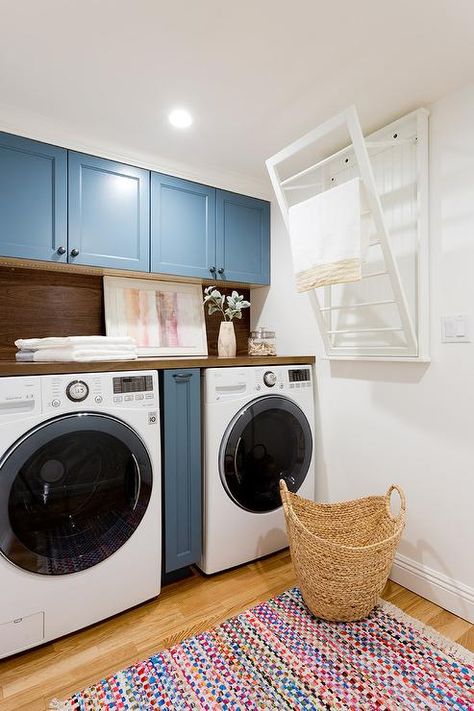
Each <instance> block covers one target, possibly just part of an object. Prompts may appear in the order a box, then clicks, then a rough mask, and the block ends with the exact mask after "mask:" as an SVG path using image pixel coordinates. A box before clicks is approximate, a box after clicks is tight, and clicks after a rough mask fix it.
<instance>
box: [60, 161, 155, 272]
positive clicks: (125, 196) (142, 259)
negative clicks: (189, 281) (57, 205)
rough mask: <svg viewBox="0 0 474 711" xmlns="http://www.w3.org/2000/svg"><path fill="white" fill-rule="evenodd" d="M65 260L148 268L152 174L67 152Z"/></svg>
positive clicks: (97, 264)
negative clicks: (67, 218)
mask: <svg viewBox="0 0 474 711" xmlns="http://www.w3.org/2000/svg"><path fill="white" fill-rule="evenodd" d="M68 160H69V262H71V263H72V264H90V265H92V266H97V267H112V268H114V267H115V268H118V269H134V270H136V271H144V272H147V271H149V270H150V217H149V210H150V173H149V171H148V170H142V169H141V168H134V167H133V166H130V165H124V164H123V163H115V162H114V161H110V160H105V159H104V158H96V157H95V156H88V155H84V154H83V153H74V152H73V151H69V156H68Z"/></svg>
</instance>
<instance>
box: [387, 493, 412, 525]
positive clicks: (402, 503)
mask: <svg viewBox="0 0 474 711" xmlns="http://www.w3.org/2000/svg"><path fill="white" fill-rule="evenodd" d="M394 491H396V492H397V494H398V496H399V497H400V511H399V513H398V515H397V516H394V515H393V513H392V512H391V510H390V499H391V496H392V493H393V492H394ZM385 505H386V507H387V514H388V515H389V517H390V518H391V519H392V521H398V519H399V518H401V516H404V515H405V511H406V510H407V500H406V498H405V494H404V493H403V489H402V488H401V486H398V484H392V486H390V487H389V489H388V491H387V493H386V494H385Z"/></svg>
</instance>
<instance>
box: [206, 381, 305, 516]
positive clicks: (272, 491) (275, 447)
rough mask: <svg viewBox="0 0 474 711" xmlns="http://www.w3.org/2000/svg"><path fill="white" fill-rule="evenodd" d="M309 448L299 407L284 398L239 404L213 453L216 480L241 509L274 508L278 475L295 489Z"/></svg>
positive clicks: (302, 476)
mask: <svg viewBox="0 0 474 711" xmlns="http://www.w3.org/2000/svg"><path fill="white" fill-rule="evenodd" d="M312 452H313V438H312V434H311V428H310V426H309V423H308V420H307V419H306V416H305V415H304V413H303V411H302V410H301V409H300V408H299V407H298V406H297V405H296V404H295V403H294V402H293V401H292V400H289V399H288V398H286V397H282V396H277V395H275V396H272V395H270V396H264V397H261V398H259V399H257V400H254V401H253V402H251V403H249V404H248V405H246V406H245V407H243V408H242V409H241V410H240V412H238V413H237V415H236V416H235V417H234V419H233V420H232V422H231V423H230V425H229V427H228V428H227V431H226V433H225V435H224V439H223V441H222V444H221V448H220V456H219V468H220V476H221V480H222V483H223V485H224V487H225V489H226V491H227V493H228V494H229V496H230V497H231V498H232V499H233V501H234V502H235V503H236V504H238V506H240V507H241V508H243V509H245V510H246V511H252V512H254V513H264V512H266V511H274V510H275V509H277V508H279V507H280V506H281V499H280V488H279V487H280V479H284V480H285V481H286V484H287V486H288V488H289V489H290V491H293V492H296V491H298V489H299V488H300V486H301V485H302V483H303V481H304V479H305V477H306V474H307V473H308V469H309V465H310V462H311V456H312Z"/></svg>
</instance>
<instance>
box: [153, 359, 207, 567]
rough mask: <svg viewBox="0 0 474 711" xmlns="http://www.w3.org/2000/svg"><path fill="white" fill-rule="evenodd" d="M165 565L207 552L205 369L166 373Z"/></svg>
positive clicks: (182, 563) (189, 561) (191, 559)
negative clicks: (203, 417) (203, 459)
mask: <svg viewBox="0 0 474 711" xmlns="http://www.w3.org/2000/svg"><path fill="white" fill-rule="evenodd" d="M161 394H162V412H161V417H162V422H163V428H162V429H163V443H162V444H163V477H162V478H163V493H164V570H165V572H166V573H170V572H172V571H174V570H179V568H184V567H185V566H187V565H191V564H192V563H196V562H197V561H198V560H199V559H200V557H201V540H202V504H201V385H200V371H199V368H190V369H186V370H165V371H163V373H162V393H161Z"/></svg>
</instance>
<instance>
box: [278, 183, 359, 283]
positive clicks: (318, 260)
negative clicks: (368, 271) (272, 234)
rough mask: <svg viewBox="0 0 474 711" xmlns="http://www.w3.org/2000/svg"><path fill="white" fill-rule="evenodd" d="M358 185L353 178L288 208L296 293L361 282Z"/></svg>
mask: <svg viewBox="0 0 474 711" xmlns="http://www.w3.org/2000/svg"><path fill="white" fill-rule="evenodd" d="M359 183H360V180H359V178H354V179H353V180H349V181H347V182H345V183H342V184H341V185H338V186H337V187H335V188H332V189H331V190H325V191H324V192H322V193H319V194H318V195H315V196H314V197H312V198H309V200H304V201H303V202H300V203H298V204H296V205H293V206H292V207H290V209H289V221H290V240H291V247H292V251H293V266H294V271H295V275H296V290H297V291H299V292H301V291H309V290H310V289H314V288H315V287H318V286H327V285H329V284H341V283H345V282H351V281H358V280H359V279H360V278H361V275H362V274H361V263H362V246H361V205H360V186H359Z"/></svg>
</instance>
